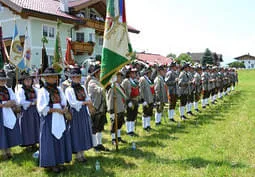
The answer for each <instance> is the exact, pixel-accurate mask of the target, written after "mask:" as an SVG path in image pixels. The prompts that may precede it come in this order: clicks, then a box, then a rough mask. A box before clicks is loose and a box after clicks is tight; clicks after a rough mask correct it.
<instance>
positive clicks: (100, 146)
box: [97, 144, 110, 152]
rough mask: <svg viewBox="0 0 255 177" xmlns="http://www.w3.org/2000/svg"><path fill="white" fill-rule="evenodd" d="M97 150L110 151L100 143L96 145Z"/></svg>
mask: <svg viewBox="0 0 255 177" xmlns="http://www.w3.org/2000/svg"><path fill="white" fill-rule="evenodd" d="M97 149H98V151H106V152H108V151H110V150H109V149H108V148H106V147H104V146H103V145H102V144H99V145H97Z"/></svg>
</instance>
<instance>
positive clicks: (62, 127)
mask: <svg viewBox="0 0 255 177" xmlns="http://www.w3.org/2000/svg"><path fill="white" fill-rule="evenodd" d="M41 76H42V77H43V79H44V80H45V83H44V86H43V87H42V88H41V89H40V90H39V91H38V97H37V110H38V112H39V114H40V116H41V118H40V138H39V143H40V150H39V165H40V167H45V168H48V169H51V170H52V171H53V172H56V173H59V172H60V171H62V170H64V169H65V167H64V166H62V165H63V164H64V163H68V162H70V161H71V160H72V148H71V139H70V131H69V126H68V125H67V123H66V121H65V116H64V114H65V113H66V112H67V107H66V105H67V103H66V98H65V95H64V93H63V91H62V89H61V88H60V87H58V79H59V73H57V72H56V71H55V70H54V68H52V67H49V68H47V69H46V70H45V71H44V73H43V74H41Z"/></svg>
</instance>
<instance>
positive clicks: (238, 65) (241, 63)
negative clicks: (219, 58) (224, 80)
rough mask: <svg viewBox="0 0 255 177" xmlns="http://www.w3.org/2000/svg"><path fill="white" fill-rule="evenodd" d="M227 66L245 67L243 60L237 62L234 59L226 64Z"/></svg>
mask: <svg viewBox="0 0 255 177" xmlns="http://www.w3.org/2000/svg"><path fill="white" fill-rule="evenodd" d="M228 66H229V67H231V68H245V65H244V62H243V61H242V62H239V61H234V62H232V63H229V64H228Z"/></svg>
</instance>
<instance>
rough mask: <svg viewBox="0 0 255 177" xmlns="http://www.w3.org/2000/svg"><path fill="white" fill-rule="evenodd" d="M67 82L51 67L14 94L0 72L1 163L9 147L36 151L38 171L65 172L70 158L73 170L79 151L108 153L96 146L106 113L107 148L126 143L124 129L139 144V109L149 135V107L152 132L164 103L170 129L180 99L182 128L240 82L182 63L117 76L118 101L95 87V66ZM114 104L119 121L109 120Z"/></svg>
mask: <svg viewBox="0 0 255 177" xmlns="http://www.w3.org/2000/svg"><path fill="white" fill-rule="evenodd" d="M155 72H156V73H157V74H155ZM66 76H67V80H66V81H64V82H62V83H61V82H60V79H59V78H60V75H59V73H57V72H56V71H55V70H54V69H53V68H52V67H49V68H47V69H46V70H45V71H44V72H43V73H42V74H41V75H39V77H40V78H41V80H43V82H41V83H42V84H41V85H40V86H39V85H38V84H36V83H34V82H33V81H34V80H35V79H37V77H35V75H33V74H29V73H26V72H23V73H21V76H20V80H19V82H20V84H19V85H17V86H16V87H15V93H14V91H13V90H12V89H11V88H8V87H7V86H6V84H7V77H6V73H5V71H4V70H1V71H0V150H1V151H2V158H3V159H4V160H7V159H10V158H12V154H11V152H10V148H12V147H14V146H18V145H20V146H25V147H32V150H36V148H37V144H39V166H40V167H45V168H48V169H51V170H52V171H53V172H60V171H61V170H65V166H63V164H64V163H69V162H70V161H71V160H72V154H73V153H74V154H76V160H77V161H78V162H86V161H87V160H86V158H85V156H84V151H87V150H89V149H91V148H94V150H96V151H109V149H108V148H106V147H105V146H104V145H103V143H102V136H103V135H102V132H103V130H104V128H105V124H106V123H107V117H106V113H107V112H108V113H109V114H110V120H111V130H110V132H111V137H112V144H113V145H115V144H116V139H118V142H120V143H126V141H125V140H123V139H122V137H121V128H122V126H123V125H124V123H126V132H127V135H129V136H137V133H136V132H135V131H136V129H135V127H136V125H135V124H136V121H137V116H138V108H139V104H141V106H142V110H143V113H142V127H143V129H144V130H145V131H149V130H150V129H151V119H152V118H153V117H152V116H153V109H154V107H155V108H156V111H155V115H154V116H155V124H156V125H160V124H161V119H162V114H163V112H164V106H165V104H167V103H168V104H169V109H168V117H169V120H170V121H172V122H176V120H175V118H174V115H175V109H176V105H177V101H178V99H179V100H180V107H179V110H180V118H181V119H182V120H186V119H187V117H186V116H185V109H186V113H187V114H188V115H193V112H192V107H194V110H195V111H196V112H200V110H199V109H198V102H199V100H200V98H201V103H202V108H206V107H207V106H208V105H209V103H210V102H211V103H212V104H215V103H216V102H217V99H221V98H222V97H223V96H225V95H227V94H228V93H229V92H230V91H231V90H233V89H234V87H235V84H236V83H237V82H238V76H237V72H236V71H235V70H233V69H224V68H218V67H211V66H206V67H200V66H199V65H195V66H191V65H190V64H188V63H185V64H184V65H182V66H178V65H177V64H176V63H175V62H172V63H171V64H170V65H169V66H159V67H157V68H153V67H147V68H146V67H145V68H143V70H141V68H136V67H133V66H132V65H127V66H125V67H124V68H122V70H121V71H120V72H118V73H117V74H116V81H115V85H116V95H115V94H114V89H113V87H112V86H109V87H108V88H106V89H104V88H103V86H102V85H101V83H100V65H96V66H94V67H93V70H92V71H91V73H90V75H89V77H87V79H86V81H85V84H84V85H83V84H81V78H82V74H81V70H80V68H79V67H72V68H69V70H68V71H67V73H66ZM139 76H140V77H139ZM124 77H125V78H124ZM115 97H116V101H117V104H116V105H117V106H116V111H117V112H116V113H117V114H114V99H115ZM18 106H20V107H21V110H19V109H18V108H19V107H18ZM116 115H117V117H115V116H116ZM125 117H126V119H125ZM17 118H18V119H17ZM116 118H117V119H118V125H117V129H118V130H117V137H116V134H115V121H114V120H115V119H116Z"/></svg>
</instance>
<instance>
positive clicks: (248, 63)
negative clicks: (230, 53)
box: [235, 53, 255, 69]
mask: <svg viewBox="0 0 255 177" xmlns="http://www.w3.org/2000/svg"><path fill="white" fill-rule="evenodd" d="M235 59H236V60H238V61H239V62H243V63H244V65H245V68H246V69H254V68H255V56H251V55H250V54H249V53H248V54H245V55H242V56H240V57H236V58H235Z"/></svg>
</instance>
